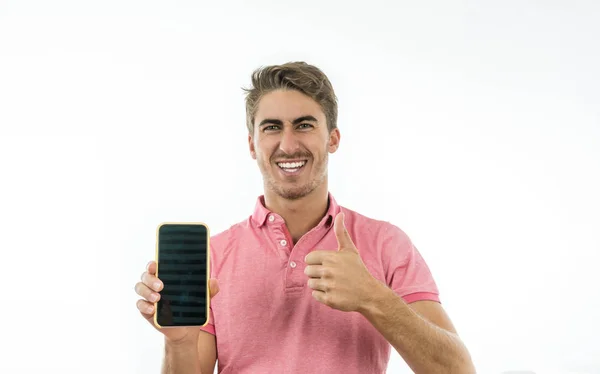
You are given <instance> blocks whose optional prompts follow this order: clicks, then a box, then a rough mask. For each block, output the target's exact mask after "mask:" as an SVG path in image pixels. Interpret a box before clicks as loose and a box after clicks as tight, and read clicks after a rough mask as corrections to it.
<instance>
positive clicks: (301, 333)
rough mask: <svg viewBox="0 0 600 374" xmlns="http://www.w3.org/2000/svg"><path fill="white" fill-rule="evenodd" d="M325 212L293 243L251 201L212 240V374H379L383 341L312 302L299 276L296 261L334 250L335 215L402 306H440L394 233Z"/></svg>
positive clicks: (334, 207)
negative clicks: (246, 213)
mask: <svg viewBox="0 0 600 374" xmlns="http://www.w3.org/2000/svg"><path fill="white" fill-rule="evenodd" d="M329 201H330V204H329V210H328V212H327V214H326V215H325V217H323V219H322V220H321V222H320V223H319V224H318V226H317V227H315V228H314V229H312V230H311V231H310V232H308V233H307V234H305V235H304V236H303V237H302V238H301V239H300V240H299V241H298V243H297V244H296V245H293V244H292V238H291V237H290V234H289V233H288V231H287V228H286V226H285V223H284V221H283V219H282V218H281V216H279V215H277V214H274V213H272V212H270V211H268V210H267V209H266V208H265V207H264V198H263V196H261V197H259V198H258V200H257V203H256V208H255V210H254V213H253V214H252V215H251V216H250V217H249V218H248V219H247V220H245V221H243V222H240V223H238V224H236V225H234V226H232V227H230V228H229V229H228V230H226V231H224V232H221V233H219V234H217V235H214V236H213V237H212V238H211V243H210V244H211V277H212V278H216V279H218V281H219V287H220V291H219V294H218V295H217V296H215V298H214V299H213V300H212V301H211V314H210V323H209V325H207V326H206V327H204V328H203V330H204V331H207V332H209V333H211V334H214V335H215V336H216V341H217V352H218V372H219V373H222V374H230V373H235V374H244V373H252V374H263V373H289V374H292V373H294V374H295V373H298V374H300V373H301V374H306V373H344V374H352V373H357V374H358V373H360V374H369V373H373V374H374V373H377V374H380V373H385V371H386V368H387V365H388V361H389V357H390V349H391V346H390V344H389V343H388V342H387V341H386V340H385V339H384V338H383V337H382V335H381V334H380V333H379V332H378V331H377V330H376V329H375V328H374V327H373V326H372V325H371V324H370V323H369V322H368V321H367V320H366V319H365V318H364V317H363V316H362V315H361V314H359V313H356V312H342V311H338V310H335V309H332V308H330V307H328V306H325V305H323V304H321V303H319V302H318V301H317V300H315V299H314V298H313V297H312V295H311V289H310V288H308V286H307V282H308V277H307V276H306V275H305V274H304V268H305V266H306V264H305V263H304V257H305V256H306V255H307V254H308V253H309V252H311V251H313V250H316V249H331V250H337V248H338V244H337V240H336V237H335V234H334V231H333V219H334V217H335V215H336V214H337V213H338V212H340V211H343V212H344V213H345V224H346V227H347V229H348V231H349V233H350V236H351V238H352V240H353V242H354V244H356V247H357V248H358V250H359V253H360V256H361V258H362V260H363V262H364V263H365V265H366V267H367V268H368V270H369V271H370V273H371V274H372V275H373V276H374V277H375V278H377V279H379V280H380V281H382V282H384V283H385V284H387V285H388V286H389V287H390V288H391V289H393V290H394V291H395V292H396V293H397V294H398V295H399V296H401V297H402V298H403V299H404V300H405V301H406V302H407V303H410V302H413V301H417V300H434V301H438V302H439V298H438V289H437V287H436V284H435V282H434V280H433V278H432V276H431V273H430V271H429V269H428V267H427V265H426V263H425V261H424V260H423V258H422V257H421V255H420V254H419V252H418V251H417V249H416V248H415V247H414V245H413V244H412V243H411V241H410V239H409V238H408V236H407V235H406V234H405V233H404V232H403V231H402V230H400V229H399V228H398V227H396V226H394V225H392V224H390V223H388V222H384V221H378V220H375V219H371V218H368V217H365V216H363V215H361V214H359V213H356V212H354V211H352V210H349V209H347V208H344V207H341V206H339V205H338V204H337V203H336V201H335V199H334V198H333V196H332V195H331V194H329Z"/></svg>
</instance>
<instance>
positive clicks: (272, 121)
mask: <svg viewBox="0 0 600 374" xmlns="http://www.w3.org/2000/svg"><path fill="white" fill-rule="evenodd" d="M306 121H310V122H318V121H317V119H316V118H315V117H313V116H302V117H298V118H296V119H295V120H294V121H293V122H292V123H293V124H294V125H297V124H299V123H301V122H306ZM268 123H270V124H272V125H279V126H281V125H283V121H281V120H279V119H273V118H265V119H263V120H262V121H260V124H259V125H258V127H260V126H263V125H266V124H268Z"/></svg>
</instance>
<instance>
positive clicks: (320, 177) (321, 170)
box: [259, 151, 329, 200]
mask: <svg viewBox="0 0 600 374" xmlns="http://www.w3.org/2000/svg"><path fill="white" fill-rule="evenodd" d="M323 155H324V156H323V157H321V158H320V159H315V158H314V157H312V155H311V154H310V153H302V154H294V155H291V156H288V155H286V154H282V153H275V154H273V157H272V158H271V159H278V160H282V159H307V160H312V165H311V168H312V170H311V172H312V173H313V175H314V177H313V178H312V179H310V180H309V181H307V182H305V183H304V184H296V185H295V186H290V187H288V186H284V185H283V183H281V182H280V181H278V180H276V179H275V178H274V177H273V173H274V171H273V168H278V167H279V166H277V164H275V163H273V162H270V163H269V165H268V166H266V165H264V163H263V162H259V167H260V169H261V172H262V175H263V180H264V184H265V188H267V189H269V191H272V192H274V193H275V194H277V195H278V196H280V197H282V198H283V199H286V200H298V199H301V198H303V197H305V196H307V195H309V194H310V193H312V192H313V191H314V190H315V189H317V187H319V186H320V185H321V184H322V183H323V182H324V180H325V178H327V161H328V158H329V154H328V153H327V151H325V152H323ZM305 167H306V166H305Z"/></svg>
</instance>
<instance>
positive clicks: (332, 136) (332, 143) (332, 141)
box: [327, 127, 341, 153]
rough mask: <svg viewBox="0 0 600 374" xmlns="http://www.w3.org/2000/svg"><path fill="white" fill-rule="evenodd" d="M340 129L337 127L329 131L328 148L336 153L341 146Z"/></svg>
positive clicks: (330, 151)
mask: <svg viewBox="0 0 600 374" xmlns="http://www.w3.org/2000/svg"><path fill="white" fill-rule="evenodd" d="M340 137H341V135H340V129H338V128H337V127H336V128H335V129H333V130H331V132H330V133H329V143H328V144H327V150H328V151H329V153H335V151H337V149H338V148H339V146H340Z"/></svg>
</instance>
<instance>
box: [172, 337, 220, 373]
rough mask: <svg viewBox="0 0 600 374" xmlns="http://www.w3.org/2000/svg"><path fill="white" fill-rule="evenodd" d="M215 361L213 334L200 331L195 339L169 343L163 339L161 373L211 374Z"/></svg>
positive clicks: (215, 350) (215, 351) (215, 349)
mask: <svg viewBox="0 0 600 374" xmlns="http://www.w3.org/2000/svg"><path fill="white" fill-rule="evenodd" d="M216 361H217V345H216V340H215V337H214V335H212V334H210V333H208V332H205V331H200V332H199V335H198V340H197V341H184V342H179V343H171V342H169V341H168V340H167V339H165V358H164V361H163V366H162V374H213V372H214V370H215V363H216Z"/></svg>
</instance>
